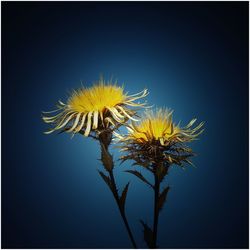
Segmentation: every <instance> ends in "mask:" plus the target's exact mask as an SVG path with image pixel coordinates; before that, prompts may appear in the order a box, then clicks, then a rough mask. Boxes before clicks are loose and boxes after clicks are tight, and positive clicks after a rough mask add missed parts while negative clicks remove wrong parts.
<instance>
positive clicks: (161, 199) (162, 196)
mask: <svg viewBox="0 0 250 250" xmlns="http://www.w3.org/2000/svg"><path fill="white" fill-rule="evenodd" d="M169 189H170V187H169V186H168V187H166V188H164V190H163V191H162V192H161V194H160V195H159V198H158V203H157V208H158V210H159V211H160V210H161V209H162V208H163V205H164V203H165V201H166V197H167V194H168V191H169Z"/></svg>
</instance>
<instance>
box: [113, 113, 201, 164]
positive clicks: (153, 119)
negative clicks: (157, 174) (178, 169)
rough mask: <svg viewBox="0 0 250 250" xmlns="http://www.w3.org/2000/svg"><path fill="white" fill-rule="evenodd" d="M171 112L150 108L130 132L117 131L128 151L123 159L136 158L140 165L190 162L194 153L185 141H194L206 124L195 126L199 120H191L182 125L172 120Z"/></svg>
mask: <svg viewBox="0 0 250 250" xmlns="http://www.w3.org/2000/svg"><path fill="white" fill-rule="evenodd" d="M172 114H173V111H171V110H168V109H158V110H156V112H153V111H152V110H149V111H146V112H145V115H144V118H143V119H142V120H141V121H140V122H139V123H137V124H135V123H134V122H132V124H130V125H128V126H127V129H128V134H127V135H125V136H122V135H119V134H117V133H115V135H116V137H117V138H118V140H119V141H120V142H121V143H122V151H126V152H127V155H125V156H123V157H122V159H123V160H127V159H133V160H135V161H136V162H137V163H140V164H139V165H141V164H142V163H143V164H144V165H145V164H147V163H156V162H164V161H165V162H166V163H167V164H172V163H176V164H179V165H182V162H183V161H186V162H188V163H190V162H189V161H188V160H187V158H188V157H190V156H192V155H194V154H193V152H192V150H191V149H190V148H187V147H186V146H185V145H184V143H185V142H190V141H193V140H195V139H196V138H197V137H198V136H199V135H200V134H201V133H202V132H203V129H201V128H202V127H203V124H204V123H203V122H202V123H200V124H198V125H197V126H196V127H193V128H192V126H193V125H194V123H195V122H196V119H192V120H191V121H190V122H189V124H188V125H187V126H185V127H180V125H179V124H178V125H175V124H174V123H173V119H172Z"/></svg>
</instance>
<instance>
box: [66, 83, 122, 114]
mask: <svg viewBox="0 0 250 250" xmlns="http://www.w3.org/2000/svg"><path fill="white" fill-rule="evenodd" d="M125 99H126V95H125V94H123V88H122V87H118V86H115V85H104V84H99V85H95V86H93V87H91V88H83V89H80V90H78V91H76V92H75V93H74V94H73V95H72V97H71V98H70V99H69V101H68V105H70V106H71V108H72V109H74V110H75V111H77V112H90V111H103V110H104V109H105V108H106V107H115V106H116V105H117V104H120V103H122V102H124V101H125Z"/></svg>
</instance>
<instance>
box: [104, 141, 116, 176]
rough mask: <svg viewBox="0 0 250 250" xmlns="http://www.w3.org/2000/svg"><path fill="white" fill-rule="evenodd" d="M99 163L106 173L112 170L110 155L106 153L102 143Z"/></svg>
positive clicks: (112, 163)
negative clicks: (100, 162)
mask: <svg viewBox="0 0 250 250" xmlns="http://www.w3.org/2000/svg"><path fill="white" fill-rule="evenodd" d="M101 151H102V152H101V161H102V163H103V166H104V167H105V169H106V170H107V171H111V170H112V169H113V168H114V162H113V157H112V155H111V154H110V153H109V152H108V150H107V149H106V147H105V146H104V144H103V143H101Z"/></svg>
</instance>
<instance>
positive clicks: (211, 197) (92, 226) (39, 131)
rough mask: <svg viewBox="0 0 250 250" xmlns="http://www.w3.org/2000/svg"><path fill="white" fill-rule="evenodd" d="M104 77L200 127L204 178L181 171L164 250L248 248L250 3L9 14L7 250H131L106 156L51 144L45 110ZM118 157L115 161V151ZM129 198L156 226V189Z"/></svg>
mask: <svg viewBox="0 0 250 250" xmlns="http://www.w3.org/2000/svg"><path fill="white" fill-rule="evenodd" d="M101 73H102V74H103V75H104V77H106V79H108V78H110V77H111V76H112V75H113V76H114V78H117V79H118V80H119V82H120V83H125V86H126V90H127V91H129V93H131V94H132V93H135V92H138V91H141V90H142V89H143V88H144V87H147V88H148V89H149V91H150V95H149V96H148V98H147V99H148V102H149V103H150V104H155V105H157V106H167V107H170V108H172V109H174V110H175V113H174V119H175V120H176V121H177V122H178V121H179V120H181V121H182V124H183V125H184V124H185V123H187V122H188V121H189V120H190V119H191V118H193V117H198V118H199V120H200V121H205V122H206V125H205V128H206V131H205V133H204V134H203V135H202V136H201V140H199V141H196V142H194V143H193V144H192V147H193V148H194V150H195V151H196V152H197V153H198V156H197V157H195V158H194V159H193V161H194V163H195V165H196V166H197V168H192V167H188V168H187V169H186V170H185V171H184V170H182V169H180V168H178V167H174V168H173V169H172V170H171V172H170V175H169V177H168V178H167V180H166V183H169V184H170V185H171V186H172V189H171V192H170V193H169V197H168V201H167V203H166V206H165V207H164V210H163V212H162V213H161V217H160V223H159V245H160V247H161V248H247V247H248V2H238V3H235V2H230V3H229V2H223V3H219V2H217V3H212V2H210V3H206V2H203V3H201V2H200V3H199V2H196V3H182V2H179V3H171V2H169V3H163V2H162V3H150V2H148V3H129V2H127V3H124V2H120V3H83V2H78V3H67V2H64V3H45V2H44V3H21V2H20V3H15V2H8V3H6V2H3V3H2V248H130V247H131V244H130V242H129V239H128V237H127V234H126V231H125V228H124V225H123V224H122V220H121V218H120V215H119V213H118V210H117V207H116V206H115V203H114V200H113V198H112V196H111V193H110V191H109V190H108V188H107V187H106V186H105V184H104V183H103V181H102V180H101V178H100V177H99V176H98V173H97V169H101V168H102V167H101V165H100V162H99V161H98V160H97V159H98V158H99V146H98V145H97V143H96V142H94V141H92V140H91V139H89V138H87V139H86V138H83V137H82V136H80V135H79V136H78V135H77V136H75V137H74V138H73V139H70V136H69V135H68V134H63V135H56V134H53V135H50V136H45V135H44V134H43V131H45V130H46V129H47V128H48V127H47V126H46V124H44V123H43V122H42V120H41V111H43V110H44V111H47V110H51V109H53V107H54V104H55V103H56V101H57V100H58V99H62V100H64V101H65V100H66V98H67V93H68V92H69V91H71V89H72V88H78V87H80V82H81V81H83V83H84V84H86V85H90V84H91V83H92V82H93V81H94V80H97V79H98V78H99V75H100V74H101ZM113 152H114V154H115V157H116V158H117V157H118V156H119V153H118V151H117V150H113ZM128 168H129V164H124V165H122V166H120V167H117V168H116V170H115V175H116V177H117V180H118V182H119V186H120V187H122V186H123V185H124V184H125V183H126V182H127V181H128V180H131V186H130V190H129V194H128V200H127V213H128V218H129V222H130V224H131V227H132V230H133V232H134V234H135V237H136V239H137V242H138V245H139V246H140V247H144V248H145V247H146V245H145V244H144V242H143V235H142V228H141V225H140V224H139V219H145V220H146V221H147V222H148V223H149V224H151V223H152V221H151V220H152V197H153V194H152V192H151V190H150V189H149V188H147V187H146V186H145V185H144V184H142V183H141V182H139V181H138V180H137V179H136V178H134V177H133V176H130V175H129V174H126V173H123V170H124V169H128Z"/></svg>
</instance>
